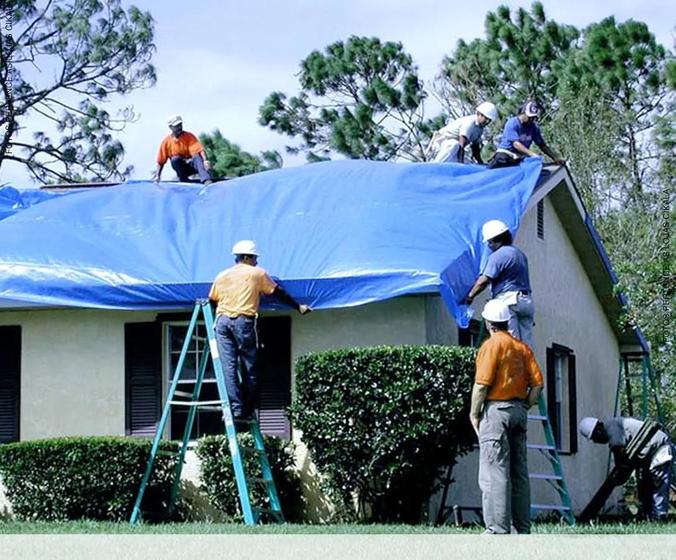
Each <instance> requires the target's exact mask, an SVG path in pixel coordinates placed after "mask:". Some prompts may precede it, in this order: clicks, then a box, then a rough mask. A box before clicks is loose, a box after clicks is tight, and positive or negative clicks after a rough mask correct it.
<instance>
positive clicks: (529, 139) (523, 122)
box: [488, 101, 566, 169]
mask: <svg viewBox="0 0 676 560" xmlns="http://www.w3.org/2000/svg"><path fill="white" fill-rule="evenodd" d="M539 116H540V107H538V105H537V103H535V102H534V101H529V102H528V103H526V104H525V105H523V106H522V107H521V108H520V109H519V114H518V115H517V116H516V117H512V118H511V119H509V120H508V121H507V122H506V123H505V128H504V130H503V132H502V138H501V139H500V144H499V145H498V149H497V150H496V152H495V154H494V155H493V157H492V158H491V160H490V161H489V162H488V169H497V168H500V167H511V166H513V165H519V164H520V163H521V162H522V161H523V159H524V158H527V157H532V156H537V155H538V154H536V153H535V152H533V151H532V150H531V149H530V146H531V144H532V143H533V142H535V144H536V145H537V146H538V147H539V148H540V150H542V152H543V153H544V154H545V155H547V156H549V157H550V158H552V160H554V163H556V164H558V165H563V164H564V163H566V162H565V160H563V159H561V158H559V156H557V155H556V154H555V153H554V152H553V151H552V149H551V148H550V147H549V146H548V145H547V143H546V142H545V140H544V138H543V137H542V133H541V132H540V127H539V126H538V124H537V120H538V117H539Z"/></svg>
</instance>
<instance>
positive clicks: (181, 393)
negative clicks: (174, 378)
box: [174, 391, 192, 399]
mask: <svg viewBox="0 0 676 560" xmlns="http://www.w3.org/2000/svg"><path fill="white" fill-rule="evenodd" d="M174 395H176V396H177V397H185V398H186V399H192V393H187V392H186V391H174Z"/></svg>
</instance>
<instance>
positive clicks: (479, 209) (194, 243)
mask: <svg viewBox="0 0 676 560" xmlns="http://www.w3.org/2000/svg"><path fill="white" fill-rule="evenodd" d="M541 168H542V160H541V159H540V158H529V159H528V160H526V161H525V162H524V163H523V164H522V165H521V166H519V167H513V168H508V169H499V170H490V171H489V170H486V168H484V167H482V166H475V165H458V164H402V163H385V162H367V161H353V160H349V161H334V162H326V163H316V164H312V165H305V166H302V167H293V168H286V169H279V170H275V171H268V172H265V173H258V174H255V175H249V176H247V177H242V178H240V179H235V180H230V181H225V182H220V183H214V184H213V185H211V186H209V187H205V188H201V187H199V186H194V185H186V184H160V185H156V184H154V183H150V182H134V183H127V184H121V185H118V186H115V187H107V188H98V189H82V190H76V191H75V192H69V193H68V194H67V195H54V194H52V193H44V192H43V193H42V194H39V193H37V192H36V191H30V192H29V191H21V192H19V191H15V190H14V189H12V191H14V192H12V193H10V191H6V192H4V195H3V192H0V216H4V219H0V239H1V240H2V248H1V249H0V306H4V307H8V306H12V307H20V306H22V305H26V306H29V305H30V306H33V305H38V306H43V307H44V306H46V307H63V306H66V307H70V306H74V307H93V308H114V309H166V308H177V307H185V306H189V305H191V304H192V303H193V302H194V301H195V299H197V298H200V297H205V296H206V294H207V292H208V288H209V285H210V283H211V281H212V280H213V278H214V277H215V276H216V274H217V273H218V272H219V271H220V270H222V269H223V268H226V267H228V266H230V265H231V263H232V256H231V255H230V248H231V247H232V245H233V243H234V242H235V241H238V240H240V239H253V240H255V242H256V243H257V245H258V247H259V250H260V252H261V257H260V259H259V265H260V266H262V267H264V268H265V269H266V270H268V272H269V273H270V274H271V275H272V276H274V277H276V278H278V279H280V280H281V281H282V282H283V284H284V286H285V288H286V289H287V290H288V291H289V292H290V293H291V294H292V295H293V296H294V297H296V298H297V299H298V300H299V301H301V302H303V303H307V304H309V305H311V306H312V307H313V308H316V309H321V308H335V307H347V306H353V305H359V304H363V303H367V302H373V301H379V300H384V299H388V298H392V297H396V296H401V295H404V294H414V293H434V292H436V293H441V294H442V296H443V297H444V300H445V301H446V303H447V305H448V307H449V310H450V311H451V313H452V314H453V315H454V316H455V317H456V320H457V321H458V323H459V324H460V325H461V326H464V325H466V324H467V321H468V316H467V309H466V308H464V307H458V306H457V305H456V301H459V300H460V299H462V297H463V296H464V295H465V294H466V293H467V291H468V290H469V288H470V286H471V284H472V282H473V280H474V279H475V277H476V275H477V274H478V273H479V270H480V264H481V262H482V259H485V258H486V253H487V249H486V247H485V246H484V244H483V243H482V242H481V233H480V231H481V225H482V224H483V223H484V222H485V221H486V220H489V219H495V218H497V219H501V220H503V221H504V222H506V223H507V224H508V225H510V227H511V228H512V230H513V231H516V229H517V227H518V224H519V220H520V217H521V215H522V214H523V212H524V210H525V208H526V204H527V202H528V199H529V198H530V196H531V194H532V192H533V189H534V187H535V184H536V182H537V180H538V177H539V175H540V171H541ZM5 189H6V188H5ZM5 189H1V190H0V191H5ZM17 193H18V194H17ZM10 194H11V196H10ZM8 201H9V202H8ZM271 305H272V304H271V302H265V303H264V307H265V306H267V307H269V306H271Z"/></svg>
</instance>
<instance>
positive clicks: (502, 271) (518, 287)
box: [482, 245, 530, 297]
mask: <svg viewBox="0 0 676 560" xmlns="http://www.w3.org/2000/svg"><path fill="white" fill-rule="evenodd" d="M482 274H484V275H485V276H487V277H488V278H490V279H491V292H492V294H493V297H495V296H497V295H499V294H502V293H505V292H510V291H515V292H519V291H526V292H530V277H529V274H528V258H527V257H526V254H525V253H524V252H523V251H522V250H521V249H519V248H518V247H515V246H514V245H503V246H502V247H500V248H499V249H497V250H496V251H494V252H493V253H491V254H490V255H489V257H488V261H487V262H486V267H485V268H484V270H483V272H482Z"/></svg>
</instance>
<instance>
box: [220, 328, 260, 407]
mask: <svg viewBox="0 0 676 560" xmlns="http://www.w3.org/2000/svg"><path fill="white" fill-rule="evenodd" d="M216 341H217V342H218V353H219V355H220V357H221V363H222V364H223V374H224V376H225V388H226V390H227V391H228V398H229V399H230V409H231V410H232V414H233V416H235V417H237V416H249V415H250V414H251V413H253V411H254V409H255V408H256V404H257V402H256V400H257V396H258V395H257V389H258V387H257V385H258V375H257V372H256V358H257V354H258V337H257V336H256V320H255V319H254V318H253V317H246V316H244V315H240V316H239V317H235V318H232V317H227V316H225V315H221V316H220V317H219V318H218V319H217V320H216ZM238 365H241V370H240V372H241V381H240V376H239V375H238V369H239V368H238Z"/></svg>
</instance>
